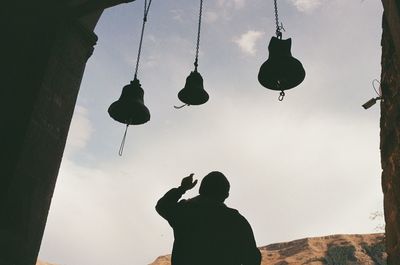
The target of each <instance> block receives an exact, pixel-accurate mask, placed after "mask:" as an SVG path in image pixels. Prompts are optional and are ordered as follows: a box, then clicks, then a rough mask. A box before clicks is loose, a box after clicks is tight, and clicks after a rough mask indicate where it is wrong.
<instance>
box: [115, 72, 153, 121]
mask: <svg viewBox="0 0 400 265" xmlns="http://www.w3.org/2000/svg"><path fill="white" fill-rule="evenodd" d="M143 95H144V91H143V89H142V87H141V86H140V82H139V80H138V79H137V78H135V79H134V80H133V81H131V83H130V84H129V85H126V86H124V88H123V89H122V94H121V96H120V98H119V99H118V100H117V101H115V102H114V103H112V104H111V106H110V107H109V108H108V114H110V116H111V118H113V119H114V120H116V121H118V122H121V123H124V124H127V125H138V124H143V123H146V122H148V121H149V120H150V112H149V109H148V108H147V107H146V106H145V105H144V102H143Z"/></svg>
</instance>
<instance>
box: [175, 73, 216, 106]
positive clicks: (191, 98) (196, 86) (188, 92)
mask: <svg viewBox="0 0 400 265" xmlns="http://www.w3.org/2000/svg"><path fill="white" fill-rule="evenodd" d="M178 98H179V99H180V100H181V101H182V102H184V103H186V104H187V105H201V104H204V103H206V102H207V101H208V99H209V96H208V94H207V92H206V91H205V90H204V87H203V78H202V77H201V75H200V73H199V72H197V70H194V71H192V72H190V75H189V76H188V77H187V78H186V83H185V87H184V88H183V89H182V90H181V91H179V93H178Z"/></svg>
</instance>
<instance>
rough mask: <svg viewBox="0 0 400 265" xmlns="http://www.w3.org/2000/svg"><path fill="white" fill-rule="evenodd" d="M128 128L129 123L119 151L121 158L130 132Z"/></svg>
mask: <svg viewBox="0 0 400 265" xmlns="http://www.w3.org/2000/svg"><path fill="white" fill-rule="evenodd" d="M128 127H129V123H128V124H126V127H125V133H124V136H123V137H122V141H121V145H120V147H119V151H118V155H119V156H122V153H123V152H124V147H125V140H126V133H127V132H128Z"/></svg>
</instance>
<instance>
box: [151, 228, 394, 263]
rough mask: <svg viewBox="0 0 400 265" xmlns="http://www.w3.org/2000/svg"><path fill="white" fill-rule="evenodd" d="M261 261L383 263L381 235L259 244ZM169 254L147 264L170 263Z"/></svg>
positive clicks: (336, 236) (334, 236) (313, 238)
mask: <svg viewBox="0 0 400 265" xmlns="http://www.w3.org/2000/svg"><path fill="white" fill-rule="evenodd" d="M259 249H260V251H261V254H262V262H261V264H262V265H289V264H290V265H385V264H386V262H385V258H386V254H385V253H384V235H383V234H367V235H333V236H325V237H312V238H304V239H299V240H294V241H290V242H284V243H276V244H271V245H268V246H264V247H260V248H259ZM170 258H171V257H170V255H166V256H160V257H158V258H157V259H156V260H155V261H154V262H153V263H151V264H150V265H170V264H171V263H170Z"/></svg>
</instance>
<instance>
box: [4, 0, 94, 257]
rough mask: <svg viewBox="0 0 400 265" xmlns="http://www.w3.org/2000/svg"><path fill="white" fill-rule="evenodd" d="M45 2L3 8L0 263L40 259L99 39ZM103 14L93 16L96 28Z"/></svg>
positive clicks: (75, 20) (83, 25)
mask: <svg viewBox="0 0 400 265" xmlns="http://www.w3.org/2000/svg"><path fill="white" fill-rule="evenodd" d="M35 3H36V2H35ZM44 4H45V6H41V5H40V4H39V2H38V3H36V5H35V6H31V9H29V10H25V11H27V12H24V10H23V9H18V8H9V9H6V10H7V11H8V13H7V15H6V21H7V22H6V24H5V30H4V36H7V37H5V38H4V40H3V42H4V43H5V44H6V48H5V49H4V51H5V52H6V56H5V57H2V59H3V60H2V63H3V70H2V73H3V76H4V78H3V79H2V81H3V83H2V88H1V99H2V104H1V111H0V120H1V124H2V125H4V126H5V127H4V128H3V127H2V130H0V141H1V142H0V143H1V145H0V146H1V148H0V158H1V159H0V163H1V167H0V172H1V177H0V216H1V218H0V265H33V264H35V263H36V258H37V255H38V252H39V248H40V243H41V240H42V236H43V232H44V228H45V225H46V220H47V215H48V211H49V207H50V202H51V198H52V195H53V191H54V187H55V183H56V179H57V174H58V170H59V166H60V163H61V158H62V155H63V152H64V147H65V143H66V139H67V134H68V130H69V126H70V122H71V119H72V114H73V111H74V107H75V102H76V98H77V95H78V91H79V87H80V83H81V79H82V76H83V72H84V69H85V65H86V61H87V59H88V58H89V56H90V55H91V53H92V51H93V45H94V44H95V43H96V40H97V37H96V36H95V35H94V33H93V32H92V29H93V28H88V27H87V25H86V24H85V22H84V21H83V20H78V19H75V18H70V17H66V16H65V14H62V13H59V7H57V6H56V7H52V6H50V5H48V3H47V2H45V3H44ZM99 16H100V13H99V14H97V16H94V17H92V21H94V22H93V23H91V24H92V25H93V27H94V25H95V24H96V22H97V19H98V18H99ZM4 66H5V67H4Z"/></svg>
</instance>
